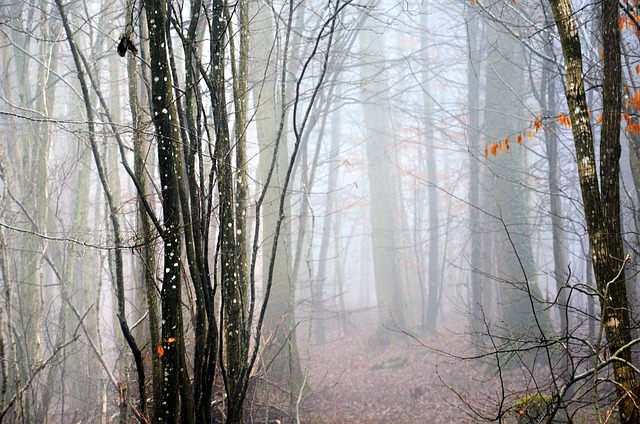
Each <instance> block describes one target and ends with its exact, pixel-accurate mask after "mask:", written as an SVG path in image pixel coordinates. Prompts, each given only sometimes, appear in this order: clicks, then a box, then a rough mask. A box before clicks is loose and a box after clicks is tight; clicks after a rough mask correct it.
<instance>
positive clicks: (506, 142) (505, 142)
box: [504, 136, 519, 153]
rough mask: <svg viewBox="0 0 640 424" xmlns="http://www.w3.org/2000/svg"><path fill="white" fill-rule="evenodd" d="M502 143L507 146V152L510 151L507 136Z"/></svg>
mask: <svg viewBox="0 0 640 424" xmlns="http://www.w3.org/2000/svg"><path fill="white" fill-rule="evenodd" d="M518 137H519V136H518ZM504 144H505V145H506V146H507V153H511V146H510V145H509V137H507V138H505V139H504Z"/></svg>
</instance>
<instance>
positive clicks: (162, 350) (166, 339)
mask: <svg viewBox="0 0 640 424" xmlns="http://www.w3.org/2000/svg"><path fill="white" fill-rule="evenodd" d="M145 7H146V14H147V26H148V27H149V29H150V33H149V37H150V39H149V51H150V62H151V63H153V64H154V66H153V67H151V80H152V85H151V89H152V99H153V103H152V106H153V107H152V110H153V123H154V126H155V129H156V137H157V140H158V168H159V173H160V183H161V186H162V212H163V223H164V227H163V234H162V241H163V243H164V265H163V269H164V275H163V279H162V290H161V294H160V297H161V303H162V339H161V340H160V344H159V345H158V346H153V347H152V348H153V350H154V354H156V353H157V354H158V355H160V357H161V360H162V376H163V378H162V380H161V382H162V384H161V387H162V390H161V397H160V399H157V400H156V402H155V403H154V405H155V417H156V420H157V421H158V422H161V423H178V421H179V418H180V374H181V371H180V367H181V361H180V355H181V352H180V351H181V350H183V349H184V334H183V323H182V297H181V293H182V278H181V276H182V269H181V260H180V255H181V253H182V237H181V234H180V229H181V226H182V217H181V204H180V184H181V181H180V179H181V173H182V169H183V164H182V147H181V144H180V141H181V140H180V131H179V128H178V126H177V123H178V117H177V111H176V106H175V103H174V99H173V76H172V74H171V70H170V67H169V61H168V58H167V46H168V42H169V40H168V37H169V34H168V28H169V21H168V16H167V3H166V0H146V1H145ZM185 418H186V417H185Z"/></svg>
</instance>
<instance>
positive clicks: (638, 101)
mask: <svg viewBox="0 0 640 424" xmlns="http://www.w3.org/2000/svg"><path fill="white" fill-rule="evenodd" d="M627 94H628V98H627V102H626V103H625V105H624V107H625V109H629V106H631V105H633V108H634V109H635V110H640V91H636V92H635V93H633V96H631V95H630V94H629V87H628V86H627Z"/></svg>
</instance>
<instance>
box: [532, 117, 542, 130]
mask: <svg viewBox="0 0 640 424" xmlns="http://www.w3.org/2000/svg"><path fill="white" fill-rule="evenodd" d="M533 128H535V130H536V132H538V131H539V130H540V129H542V122H540V120H539V119H538V118H536V119H534V120H533Z"/></svg>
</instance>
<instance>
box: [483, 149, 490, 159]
mask: <svg viewBox="0 0 640 424" xmlns="http://www.w3.org/2000/svg"><path fill="white" fill-rule="evenodd" d="M484 157H485V158H488V157H489V147H485V148H484Z"/></svg>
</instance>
